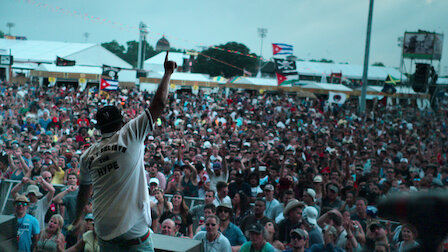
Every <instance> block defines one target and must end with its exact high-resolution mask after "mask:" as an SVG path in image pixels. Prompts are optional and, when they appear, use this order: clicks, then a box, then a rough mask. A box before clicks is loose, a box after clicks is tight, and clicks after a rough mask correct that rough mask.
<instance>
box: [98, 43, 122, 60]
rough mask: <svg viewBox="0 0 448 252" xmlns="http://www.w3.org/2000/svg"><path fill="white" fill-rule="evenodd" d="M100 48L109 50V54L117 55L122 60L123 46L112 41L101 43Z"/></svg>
mask: <svg viewBox="0 0 448 252" xmlns="http://www.w3.org/2000/svg"><path fill="white" fill-rule="evenodd" d="M101 46H102V47H104V48H106V49H107V50H109V51H110V52H111V53H113V54H115V55H117V56H118V57H120V58H122V59H123V56H124V52H125V50H126V49H125V48H124V46H122V45H120V44H118V42H117V41H116V40H112V41H111V42H106V43H101Z"/></svg>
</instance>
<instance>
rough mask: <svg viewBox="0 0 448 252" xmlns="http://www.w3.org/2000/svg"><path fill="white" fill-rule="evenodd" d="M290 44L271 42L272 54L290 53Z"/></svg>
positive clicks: (291, 47)
mask: <svg viewBox="0 0 448 252" xmlns="http://www.w3.org/2000/svg"><path fill="white" fill-rule="evenodd" d="M292 49H293V46H292V45H288V44H282V43H276V44H272V51H273V54H274V55H292Z"/></svg>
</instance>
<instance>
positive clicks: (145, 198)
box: [80, 109, 153, 240]
mask: <svg viewBox="0 0 448 252" xmlns="http://www.w3.org/2000/svg"><path fill="white" fill-rule="evenodd" d="M152 129H153V120H152V117H151V114H150V112H149V110H148V109H146V110H145V113H142V114H141V115H139V116H138V117H137V118H134V119H133V120H131V121H129V122H128V123H127V124H126V125H124V126H123V127H122V128H121V129H120V130H119V131H117V132H114V133H107V134H103V135H102V139H101V140H100V141H99V142H98V143H96V144H94V145H93V146H91V147H90V148H89V149H88V150H87V151H86V152H84V154H83V155H82V156H81V161H80V164H81V178H80V183H81V184H84V185H85V184H93V195H94V196H93V216H95V231H96V233H97V234H98V236H99V237H100V238H101V239H103V240H111V239H114V238H116V237H118V236H120V235H123V234H125V233H126V232H128V231H130V232H131V233H132V236H133V237H128V234H125V236H126V238H127V239H133V238H137V237H140V236H142V235H144V233H145V232H147V231H148V226H149V225H150V224H151V210H150V209H151V208H150V201H149V193H148V188H147V181H146V176H145V169H144V161H143V157H144V150H145V146H144V140H145V137H146V136H147V135H148V134H149V133H150V132H151V131H152ZM142 220H143V221H144V222H143V223H144V224H146V225H137V224H142V222H141V221H142ZM136 227H139V228H138V229H139V230H135V228H136ZM131 229H132V230H131Z"/></svg>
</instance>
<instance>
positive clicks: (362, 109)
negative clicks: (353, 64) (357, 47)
mask: <svg viewBox="0 0 448 252" xmlns="http://www.w3.org/2000/svg"><path fill="white" fill-rule="evenodd" d="M372 14H373V0H370V4H369V17H368V19H367V36H366V49H365V52H364V70H363V73H362V90H361V104H360V106H359V112H360V113H361V114H362V113H365V112H366V94H367V85H368V80H367V72H368V69H369V53H370V33H371V31H372Z"/></svg>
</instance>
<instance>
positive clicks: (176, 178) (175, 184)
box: [165, 168, 183, 194]
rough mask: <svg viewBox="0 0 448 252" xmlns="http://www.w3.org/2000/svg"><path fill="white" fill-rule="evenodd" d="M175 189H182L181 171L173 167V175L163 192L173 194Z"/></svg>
mask: <svg viewBox="0 0 448 252" xmlns="http://www.w3.org/2000/svg"><path fill="white" fill-rule="evenodd" d="M176 191H183V188H182V171H181V170H180V169H178V168H176V169H174V171H173V175H172V176H171V177H170V178H169V182H168V185H167V186H166V190H165V193H168V194H173V193H174V192H176Z"/></svg>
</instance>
